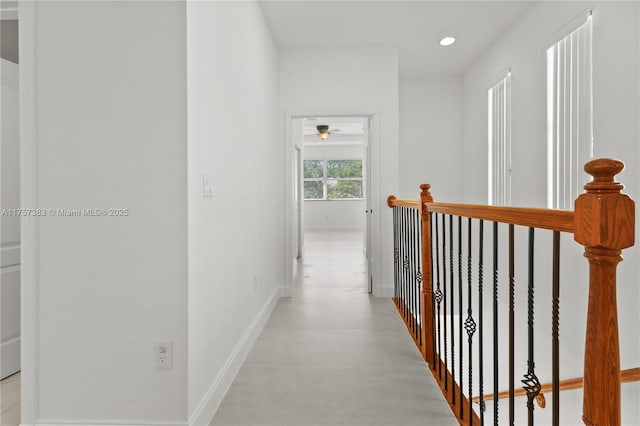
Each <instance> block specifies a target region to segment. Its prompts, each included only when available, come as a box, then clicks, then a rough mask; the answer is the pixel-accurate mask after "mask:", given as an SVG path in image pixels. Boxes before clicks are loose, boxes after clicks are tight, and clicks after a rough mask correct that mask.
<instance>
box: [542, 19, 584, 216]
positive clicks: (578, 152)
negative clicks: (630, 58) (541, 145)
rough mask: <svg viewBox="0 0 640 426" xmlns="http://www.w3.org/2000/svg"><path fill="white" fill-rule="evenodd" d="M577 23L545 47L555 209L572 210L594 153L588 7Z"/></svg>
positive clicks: (550, 180)
mask: <svg viewBox="0 0 640 426" xmlns="http://www.w3.org/2000/svg"><path fill="white" fill-rule="evenodd" d="M585 20H586V22H585ZM581 22H582V23H581V24H580V25H579V26H578V27H577V28H576V29H574V30H573V31H571V32H570V33H569V34H568V35H566V36H564V37H562V38H561V39H560V40H559V41H557V42H556V43H554V44H553V45H552V46H551V47H549V48H548V49H547V147H548V149H547V166H548V177H547V181H548V206H549V208H555V209H566V210H570V209H573V202H574V200H575V198H576V197H577V196H578V194H580V193H581V192H582V186H583V185H584V183H585V182H587V180H588V176H587V175H586V174H585V173H584V172H583V170H582V167H583V165H584V163H586V162H587V161H588V160H589V159H590V158H592V157H593V125H592V121H593V108H592V105H593V99H592V78H591V68H592V65H591V43H592V20H591V13H590V11H589V12H588V13H587V14H586V17H585V18H584V19H581Z"/></svg>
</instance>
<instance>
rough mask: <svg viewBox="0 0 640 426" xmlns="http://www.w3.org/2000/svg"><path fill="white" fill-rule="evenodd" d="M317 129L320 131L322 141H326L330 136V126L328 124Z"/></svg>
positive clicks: (319, 135)
mask: <svg viewBox="0 0 640 426" xmlns="http://www.w3.org/2000/svg"><path fill="white" fill-rule="evenodd" d="M316 129H317V130H318V137H319V138H320V139H322V140H325V139H326V138H327V136H329V126H327V125H326V124H321V125H319V126H316Z"/></svg>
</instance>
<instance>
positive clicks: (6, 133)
mask: <svg viewBox="0 0 640 426" xmlns="http://www.w3.org/2000/svg"><path fill="white" fill-rule="evenodd" d="M0 60H1V61H2V65H1V72H0V75H1V79H2V88H1V89H0V97H1V98H2V117H1V121H0V128H1V130H2V144H1V145H0V172H1V173H0V208H1V209H2V210H3V211H5V213H6V214H3V215H2V220H1V222H0V242H1V243H2V245H1V246H0V247H1V256H0V267H1V268H0V269H1V273H0V317H1V318H0V319H1V322H0V323H1V324H2V327H0V330H1V331H0V348H1V351H2V352H1V354H0V359H1V360H2V362H1V363H0V370H1V371H0V373H1V374H0V377H1V378H5V377H7V376H9V375H11V374H13V373H15V372H17V371H19V370H20V217H19V216H15V215H11V209H18V208H19V207H20V145H19V138H18V135H19V123H18V119H19V115H18V65H17V64H14V63H13V62H9V61H7V60H4V59H0Z"/></svg>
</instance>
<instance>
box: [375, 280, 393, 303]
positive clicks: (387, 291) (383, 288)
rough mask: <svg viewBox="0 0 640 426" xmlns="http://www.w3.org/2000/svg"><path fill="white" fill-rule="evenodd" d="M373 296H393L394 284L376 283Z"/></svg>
mask: <svg viewBox="0 0 640 426" xmlns="http://www.w3.org/2000/svg"><path fill="white" fill-rule="evenodd" d="M373 297H379V298H386V299H388V298H391V297H393V285H383V284H381V285H376V286H374V287H373Z"/></svg>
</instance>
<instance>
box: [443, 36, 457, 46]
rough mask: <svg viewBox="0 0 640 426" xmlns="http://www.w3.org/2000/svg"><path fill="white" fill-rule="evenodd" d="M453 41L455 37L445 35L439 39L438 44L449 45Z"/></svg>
mask: <svg viewBox="0 0 640 426" xmlns="http://www.w3.org/2000/svg"><path fill="white" fill-rule="evenodd" d="M455 42H456V38H455V37H451V36H447V37H445V38H443V39H442V40H440V46H451V45H452V44H453V43H455Z"/></svg>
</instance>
